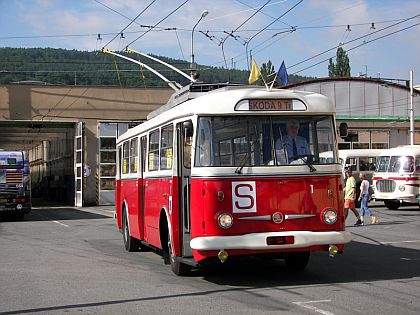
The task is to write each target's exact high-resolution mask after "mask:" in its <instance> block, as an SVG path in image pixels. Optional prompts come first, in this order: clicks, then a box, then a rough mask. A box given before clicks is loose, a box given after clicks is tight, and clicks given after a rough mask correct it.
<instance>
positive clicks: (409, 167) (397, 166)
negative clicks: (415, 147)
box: [376, 156, 414, 173]
mask: <svg viewBox="0 0 420 315" xmlns="http://www.w3.org/2000/svg"><path fill="white" fill-rule="evenodd" d="M378 161H379V163H378V167H377V169H376V172H383V173H385V172H387V173H411V172H414V157H412V156H380V157H379V158H378Z"/></svg>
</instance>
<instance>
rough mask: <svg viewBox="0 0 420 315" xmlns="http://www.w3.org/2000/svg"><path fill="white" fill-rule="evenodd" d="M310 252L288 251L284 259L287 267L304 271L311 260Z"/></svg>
mask: <svg viewBox="0 0 420 315" xmlns="http://www.w3.org/2000/svg"><path fill="white" fill-rule="evenodd" d="M309 256H310V252H291V253H287V254H286V256H285V258H284V260H285V262H286V266H287V268H289V269H290V270H293V271H302V270H304V269H305V268H306V266H307V265H308V262H309Z"/></svg>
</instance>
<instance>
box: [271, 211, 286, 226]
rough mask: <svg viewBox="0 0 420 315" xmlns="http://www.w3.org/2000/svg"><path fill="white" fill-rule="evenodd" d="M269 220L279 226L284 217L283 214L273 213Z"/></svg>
mask: <svg viewBox="0 0 420 315" xmlns="http://www.w3.org/2000/svg"><path fill="white" fill-rule="evenodd" d="M271 219H272V220H273V222H274V223H275V224H280V223H282V222H283V219H284V216H283V214H281V213H280V212H275V213H273V215H272V216H271Z"/></svg>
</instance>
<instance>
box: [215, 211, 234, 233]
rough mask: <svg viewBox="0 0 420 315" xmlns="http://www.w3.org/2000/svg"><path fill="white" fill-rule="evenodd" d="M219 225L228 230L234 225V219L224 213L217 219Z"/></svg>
mask: <svg viewBox="0 0 420 315" xmlns="http://www.w3.org/2000/svg"><path fill="white" fill-rule="evenodd" d="M217 223H218V224H219V226H220V227H221V228H223V229H228V228H230V227H231V226H232V224H233V217H232V216H231V215H230V214H229V213H222V214H220V215H219V216H218V217H217Z"/></svg>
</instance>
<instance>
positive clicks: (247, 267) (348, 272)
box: [202, 241, 420, 288]
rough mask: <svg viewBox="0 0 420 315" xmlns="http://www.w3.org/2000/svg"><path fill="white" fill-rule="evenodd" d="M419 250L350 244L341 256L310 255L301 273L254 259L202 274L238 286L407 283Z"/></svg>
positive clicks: (414, 271)
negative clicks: (306, 265)
mask: <svg viewBox="0 0 420 315" xmlns="http://www.w3.org/2000/svg"><path fill="white" fill-rule="evenodd" d="M419 261H420V251H418V250H413V249H408V248H401V247H395V246H391V245H383V244H378V245H374V244H366V243H361V242H355V241H353V242H351V243H350V244H348V245H347V247H346V249H345V252H344V254H342V255H339V256H336V257H335V258H330V257H328V254H327V253H320V252H317V253H315V254H312V256H311V258H310V261H309V265H308V267H307V268H306V270H305V271H303V272H291V271H290V270H289V269H287V268H286V266H285V264H284V262H283V261H282V260H263V259H259V258H257V257H254V258H242V259H237V260H231V261H229V259H228V260H227V261H226V262H225V263H224V264H223V265H221V264H219V265H217V266H213V267H212V268H207V270H205V271H204V273H203V274H202V276H203V278H204V279H205V280H207V281H209V282H212V283H216V284H221V285H232V286H239V287H255V288H260V287H271V286H290V285H320V286H323V285H330V284H333V283H350V282H360V281H367V282H369V281H378V280H396V279H399V280H410V279H412V278H415V277H419V276H420V268H418V264H419Z"/></svg>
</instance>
